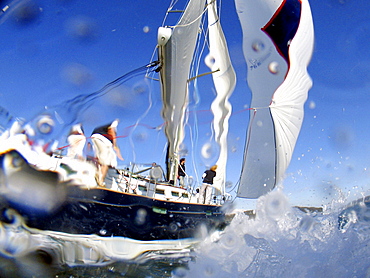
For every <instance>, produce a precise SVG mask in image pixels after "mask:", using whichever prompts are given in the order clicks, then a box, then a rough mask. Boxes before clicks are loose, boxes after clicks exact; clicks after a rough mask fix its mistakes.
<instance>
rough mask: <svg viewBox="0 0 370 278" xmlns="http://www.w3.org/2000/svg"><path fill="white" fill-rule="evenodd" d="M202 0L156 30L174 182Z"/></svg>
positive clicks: (194, 0) (191, 3) (168, 160)
mask: <svg viewBox="0 0 370 278" xmlns="http://www.w3.org/2000/svg"><path fill="white" fill-rule="evenodd" d="M204 6H205V0H190V1H189V3H188V5H187V7H186V9H185V11H184V13H183V14H182V17H181V18H180V20H179V22H178V23H177V25H176V26H174V27H160V28H159V29H158V55H159V61H160V63H161V67H160V83H161V92H162V102H163V107H162V117H163V119H164V121H165V134H166V137H167V144H168V146H167V157H166V168H167V179H168V180H169V181H173V182H175V180H176V177H177V168H178V163H179V153H178V152H179V148H180V145H181V143H182V141H183V139H184V124H185V112H186V109H187V105H188V79H189V72H190V65H191V62H192V59H193V54H194V50H195V45H196V40H197V36H198V30H199V26H200V20H201V15H202V13H203V9H204Z"/></svg>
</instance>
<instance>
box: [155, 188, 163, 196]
mask: <svg viewBox="0 0 370 278" xmlns="http://www.w3.org/2000/svg"><path fill="white" fill-rule="evenodd" d="M155 194H162V195H164V190H163V189H156V190H155Z"/></svg>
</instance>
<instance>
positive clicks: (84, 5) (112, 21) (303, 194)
mask: <svg viewBox="0 0 370 278" xmlns="http://www.w3.org/2000/svg"><path fill="white" fill-rule="evenodd" d="M5 3H11V5H10V6H11V7H12V5H13V6H15V5H21V4H27V5H29V7H30V9H29V10H28V11H31V12H29V13H26V15H25V13H23V16H22V15H19V14H18V16H17V15H16V13H15V12H14V13H4V14H3V15H2V17H1V18H0V23H1V24H0V37H1V40H2V42H1V45H0V84H1V86H0V106H2V107H4V108H6V109H7V110H8V111H9V112H10V113H11V114H12V115H13V116H17V117H23V118H25V119H30V118H32V117H33V116H34V115H35V114H36V113H38V112H39V111H41V110H42V109H43V107H44V106H53V105H57V104H60V103H62V102H63V101H66V100H68V99H71V98H73V97H75V96H77V95H79V94H86V93H92V92H94V91H97V90H99V89H100V88H101V87H103V86H104V85H105V84H106V83H108V82H110V81H112V80H114V79H115V78H117V77H119V76H121V75H123V74H125V73H127V72H129V71H131V70H133V69H136V68H138V67H140V66H143V65H145V64H147V63H149V62H150V60H151V58H152V55H153V52H154V50H155V45H156V36H157V28H158V27H159V26H161V25H162V22H163V18H164V15H165V12H166V10H167V8H168V6H169V1H165V0H157V1H148V0H139V1H135V2H132V3H128V2H127V1H118V0H114V1H113V0H112V1H103V0H97V1H94V2H93V3H92V2H91V1H87V0H83V1H73V0H69V1H67V0H65V1H62V0H59V1H56V0H55V1H54V0H53V1H12V2H6V1H5ZM310 4H311V9H312V13H313V19H314V26H315V49H314V54H313V58H312V61H311V64H310V66H309V74H310V76H311V78H312V79H313V88H312V89H311V91H310V92H309V99H308V101H307V103H306V106H305V111H306V112H305V119H304V122H303V127H302V130H301V135H300V137H299V139H298V142H297V146H296V150H295V152H294V155H293V158H292V162H291V165H290V167H289V169H288V171H287V178H286V180H285V182H284V192H285V193H286V194H287V195H288V197H289V199H290V202H291V203H292V204H293V205H312V206H318V205H323V204H328V203H330V201H331V200H332V199H333V198H337V197H338V196H347V195H350V197H349V198H358V197H361V195H362V194H365V195H367V194H368V190H369V189H370V182H369V180H370V179H369V178H370V170H369V167H370V163H369V158H368V157H369V154H370V147H369V144H368V138H369V129H368V119H369V116H368V111H369V108H370V104H369V102H368V99H369V97H368V93H369V91H370V90H369V87H370V75H369V72H370V70H369V69H370V50H369V42H370V37H369V36H368V34H369V31H370V30H369V29H370V20H369V19H370V15H369V8H370V3H369V2H368V1H366V0H360V1H347V0H337V1H334V0H312V1H310ZM4 5H5V4H3V6H4ZM171 16H172V17H173V16H174V15H171ZM169 19H171V18H169ZM171 23H172V24H174V23H175V22H174V21H172V22H171ZM221 23H222V26H223V28H224V33H225V36H226V39H227V40H228V44H229V51H230V55H231V59H232V62H233V65H234V67H235V69H236V71H237V78H238V80H237V86H236V88H235V91H234V93H233V95H232V97H231V98H230V102H231V103H232V105H233V115H232V117H231V119H230V135H229V142H230V146H231V149H232V150H231V151H230V153H229V164H228V175H227V179H228V180H229V181H230V182H231V186H230V188H233V186H234V185H235V183H236V182H237V180H238V178H239V171H240V169H241V161H242V156H243V151H244V140H245V134H246V127H247V122H248V117H249V115H248V114H249V113H248V112H246V111H245V108H248V105H249V101H250V92H249V89H248V87H247V84H246V66H245V62H244V57H243V54H242V45H241V43H242V34H241V28H240V25H239V22H238V18H237V14H236V12H235V5H234V3H233V1H223V2H222V8H221ZM204 69H205V67H204ZM204 71H206V70H204ZM201 81H202V82H203V81H204V83H205V84H204V85H199V86H198V89H199V91H198V95H197V97H199V99H200V104H198V105H197V106H196V109H195V110H196V111H197V112H194V111H192V112H191V113H193V114H196V115H197V118H196V119H197V121H198V122H197V123H198V129H197V132H198V133H197V136H195V135H196V133H195V132H196V130H195V129H194V128H191V129H190V127H188V128H187V130H186V132H187V135H189V134H192V136H195V137H193V138H196V140H195V141H192V142H191V141H186V145H185V148H186V149H187V150H188V157H189V159H188V161H187V169H188V170H189V172H190V173H189V174H190V175H192V176H194V177H195V180H196V181H197V182H200V177H198V178H196V176H197V174H198V176H199V175H201V174H202V171H203V170H205V167H206V166H205V165H206V164H207V163H212V159H214V157H212V153H211V157H210V158H207V159H206V158H204V157H202V156H201V155H200V152H201V147H202V146H203V145H204V144H205V143H207V142H208V140H209V137H210V132H211V131H210V121H211V119H212V118H211V114H210V112H209V106H210V103H211V101H212V100H213V96H214V91H213V89H212V86H211V85H210V77H205V78H204V79H202V80H201ZM199 83H200V81H199ZM158 88H159V84H158V82H157V81H153V80H148V79H144V78H142V77H137V78H134V79H132V80H130V82H128V83H127V84H124V85H123V86H121V87H119V88H117V89H115V90H114V91H112V92H110V93H109V94H108V95H106V96H104V97H102V98H101V99H99V101H98V102H97V103H94V105H92V106H91V107H90V108H89V109H88V110H87V111H86V113H85V114H84V115H82V117H81V121H82V122H83V124H84V127H85V131H86V133H87V135H90V133H91V131H92V129H93V128H94V126H96V125H100V124H105V123H107V122H109V121H110V120H112V119H115V118H120V119H121V123H120V125H119V128H118V133H119V135H121V136H125V135H127V134H131V136H130V137H124V138H120V139H119V144H120V146H121V149H122V154H123V156H124V158H125V162H129V161H133V160H135V161H136V162H140V163H151V162H152V161H156V162H157V163H160V164H162V166H164V165H163V161H164V142H165V140H164V137H163V131H161V130H160V126H161V124H162V123H163V121H162V119H161V118H160V116H159V110H160V107H161V106H160V105H161V104H160V95H159V92H158ZM149 97H150V98H149ZM149 99H150V101H149ZM192 99H194V98H193V97H192ZM149 105H151V109H150V110H149V112H147V108H148V107H149ZM189 118H190V120H189V123H193V118H194V115H193V116H192V115H189ZM138 119H140V121H139V122H138ZM135 123H140V125H138V126H137V128H136V129H132V128H129V127H130V126H131V125H133V124H135ZM189 126H190V125H189ZM155 127H157V128H156V129H155ZM62 145H63V142H62ZM133 150H135V152H133ZM193 164H194V165H193ZM193 166H195V168H196V169H197V171H198V172H196V171H195V170H194V169H193ZM341 194H342V195H341ZM249 204H253V202H244V205H245V206H248V205H249Z"/></svg>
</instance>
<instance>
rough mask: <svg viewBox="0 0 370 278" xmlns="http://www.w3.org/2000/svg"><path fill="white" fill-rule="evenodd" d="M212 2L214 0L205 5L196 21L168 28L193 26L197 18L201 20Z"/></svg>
mask: <svg viewBox="0 0 370 278" xmlns="http://www.w3.org/2000/svg"><path fill="white" fill-rule="evenodd" d="M213 2H215V0H213V1H211V2H210V3H209V4H207V5H206V6H205V8H204V9H203V12H202V13H201V14H200V15H199V16H198V17H197V18H196V19H194V20H193V21H191V22H189V23H187V24H183V25H175V26H171V25H170V26H168V27H170V28H175V27H187V26H189V25H191V24H193V23H194V22H196V21H197V20H198V19H199V18H201V17H202V16H203V15H204V14H205V13H206V11H207V7H208V6H209V5H210V4H212V3H213Z"/></svg>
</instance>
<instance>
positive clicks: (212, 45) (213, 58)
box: [206, 0, 236, 193]
mask: <svg viewBox="0 0 370 278" xmlns="http://www.w3.org/2000/svg"><path fill="white" fill-rule="evenodd" d="M207 2H208V36H209V54H208V55H207V57H206V64H207V66H208V67H209V68H210V69H211V71H212V72H213V73H212V77H213V82H214V84H215V88H216V92H217V96H216V98H215V100H214V101H213V102H212V105H211V110H212V113H213V115H214V119H213V128H214V131H215V139H216V142H217V143H218V144H219V146H220V154H219V158H218V160H217V166H218V168H217V175H216V177H215V179H214V187H215V188H217V189H218V190H219V191H220V192H221V193H224V192H225V179H226V177H225V173H226V163H227V150H228V148H227V134H228V130H229V118H230V115H231V111H232V107H231V104H230V103H229V97H230V96H231V94H232V92H233V91H234V88H235V83H236V75H235V71H234V68H233V67H232V64H231V61H230V56H229V51H228V48H227V44H226V39H225V36H224V33H223V31H222V28H221V24H220V20H219V17H218V15H217V11H216V1H213V0H208V1H207Z"/></svg>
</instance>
